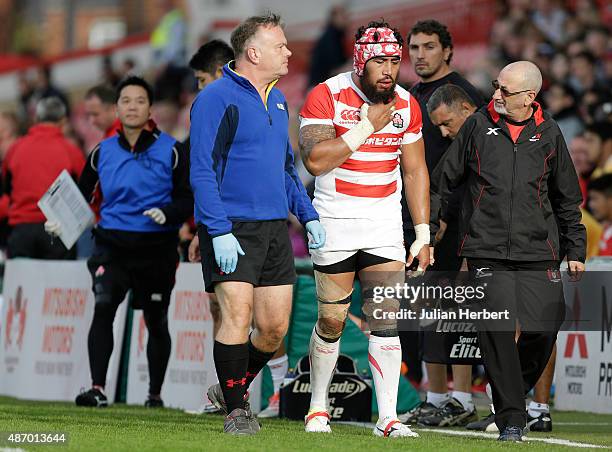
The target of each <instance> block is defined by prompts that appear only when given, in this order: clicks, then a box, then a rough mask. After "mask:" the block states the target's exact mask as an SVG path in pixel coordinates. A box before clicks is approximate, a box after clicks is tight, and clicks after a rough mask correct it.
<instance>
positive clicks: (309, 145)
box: [299, 124, 336, 163]
mask: <svg viewBox="0 0 612 452" xmlns="http://www.w3.org/2000/svg"><path fill="white" fill-rule="evenodd" d="M335 138H336V129H335V127H334V126H328V125H324V124H312V125H308V126H304V127H302V128H301V129H300V139H299V146H300V155H301V157H302V162H304V163H306V161H307V160H308V158H309V157H310V153H311V152H312V149H313V148H314V147H315V145H316V144H318V143H320V142H321V141H327V140H333V139H335Z"/></svg>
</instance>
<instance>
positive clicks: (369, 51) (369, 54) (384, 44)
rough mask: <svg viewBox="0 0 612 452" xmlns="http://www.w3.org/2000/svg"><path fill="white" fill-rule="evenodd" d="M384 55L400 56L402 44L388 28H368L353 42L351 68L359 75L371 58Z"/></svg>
mask: <svg viewBox="0 0 612 452" xmlns="http://www.w3.org/2000/svg"><path fill="white" fill-rule="evenodd" d="M380 56H386V57H399V58H400V59H401V58H402V46H401V45H400V43H399V42H397V38H396V37H395V35H394V34H393V30H391V29H390V28H368V29H367V30H366V31H365V33H364V34H363V36H362V37H361V38H359V39H358V40H357V42H355V48H354V51H353V68H354V69H355V74H357V76H359V77H361V76H362V75H363V69H364V68H365V65H366V63H367V62H368V61H369V60H371V59H372V58H376V57H380Z"/></svg>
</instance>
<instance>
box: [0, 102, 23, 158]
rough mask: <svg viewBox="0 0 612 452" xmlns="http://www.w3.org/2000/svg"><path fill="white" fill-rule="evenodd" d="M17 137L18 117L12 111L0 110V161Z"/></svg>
mask: <svg viewBox="0 0 612 452" xmlns="http://www.w3.org/2000/svg"><path fill="white" fill-rule="evenodd" d="M17 138H19V119H18V118H17V115H16V114H15V113H12V112H8V111H3V112H0V161H2V160H4V157H5V156H6V153H7V152H8V150H9V148H10V147H11V146H12V145H13V143H14V142H15V141H16V140H17Z"/></svg>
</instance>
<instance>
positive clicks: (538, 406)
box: [527, 401, 550, 417]
mask: <svg viewBox="0 0 612 452" xmlns="http://www.w3.org/2000/svg"><path fill="white" fill-rule="evenodd" d="M527 412H528V413H529V416H531V417H538V416H539V415H540V414H542V413H550V407H549V406H548V403H538V402H534V401H531V402H529V406H528V407H527Z"/></svg>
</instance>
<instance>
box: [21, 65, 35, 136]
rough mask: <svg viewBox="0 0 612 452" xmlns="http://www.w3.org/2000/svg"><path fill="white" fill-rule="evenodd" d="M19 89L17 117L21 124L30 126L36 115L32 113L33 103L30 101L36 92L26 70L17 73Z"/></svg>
mask: <svg viewBox="0 0 612 452" xmlns="http://www.w3.org/2000/svg"><path fill="white" fill-rule="evenodd" d="M17 90H18V94H17V117H18V118H19V123H20V124H22V125H23V126H24V127H25V126H29V125H30V124H31V118H32V117H33V116H34V115H33V113H32V110H33V109H32V106H31V105H32V103H31V102H30V100H31V99H32V94H33V93H34V87H33V86H32V83H31V82H30V80H29V78H28V74H27V72H26V71H22V72H19V73H18V74H17Z"/></svg>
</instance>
